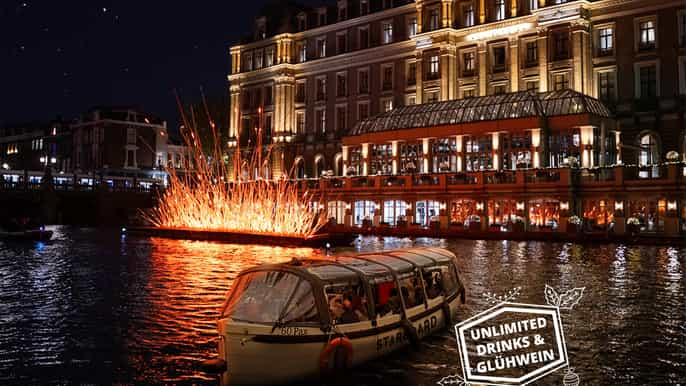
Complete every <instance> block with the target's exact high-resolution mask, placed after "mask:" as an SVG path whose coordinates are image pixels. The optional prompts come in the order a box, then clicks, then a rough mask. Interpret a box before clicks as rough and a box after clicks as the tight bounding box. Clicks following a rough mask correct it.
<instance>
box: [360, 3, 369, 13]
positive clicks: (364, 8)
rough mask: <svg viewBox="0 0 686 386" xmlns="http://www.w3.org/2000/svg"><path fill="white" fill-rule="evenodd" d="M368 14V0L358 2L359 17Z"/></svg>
mask: <svg viewBox="0 0 686 386" xmlns="http://www.w3.org/2000/svg"><path fill="white" fill-rule="evenodd" d="M368 13H369V0H360V16H361V15H366V14H368Z"/></svg>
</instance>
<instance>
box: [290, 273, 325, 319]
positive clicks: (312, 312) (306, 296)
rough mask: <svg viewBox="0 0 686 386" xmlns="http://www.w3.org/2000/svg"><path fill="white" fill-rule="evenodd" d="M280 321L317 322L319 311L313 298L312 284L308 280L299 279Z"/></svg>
mask: <svg viewBox="0 0 686 386" xmlns="http://www.w3.org/2000/svg"><path fill="white" fill-rule="evenodd" d="M281 321H282V323H310V322H319V311H318V310H317V303H316V302H315V299H314V293H313V292H312V286H311V285H310V283H309V282H308V281H305V280H301V281H300V284H299V285H298V289H297V290H295V292H294V293H293V297H292V298H291V301H290V302H289V303H288V305H287V306H286V308H285V309H284V312H283V316H282V317H281Z"/></svg>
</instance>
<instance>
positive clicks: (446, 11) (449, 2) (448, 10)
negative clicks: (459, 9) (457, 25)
mask: <svg viewBox="0 0 686 386" xmlns="http://www.w3.org/2000/svg"><path fill="white" fill-rule="evenodd" d="M441 3H442V8H443V9H442V12H441V14H442V16H443V28H450V27H452V25H453V16H452V15H453V0H442V1H441Z"/></svg>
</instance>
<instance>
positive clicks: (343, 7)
mask: <svg viewBox="0 0 686 386" xmlns="http://www.w3.org/2000/svg"><path fill="white" fill-rule="evenodd" d="M347 3H348V1H347V0H341V1H339V2H338V21H343V20H345V19H347V18H348V4H347Z"/></svg>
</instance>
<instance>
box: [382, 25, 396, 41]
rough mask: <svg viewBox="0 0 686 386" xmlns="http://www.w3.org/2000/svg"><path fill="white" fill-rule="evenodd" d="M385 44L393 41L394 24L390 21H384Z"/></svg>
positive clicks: (383, 39)
mask: <svg viewBox="0 0 686 386" xmlns="http://www.w3.org/2000/svg"><path fill="white" fill-rule="evenodd" d="M382 41H383V43H384V44H388V43H392V42H393V24H392V23H390V22H387V23H383V38H382Z"/></svg>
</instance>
